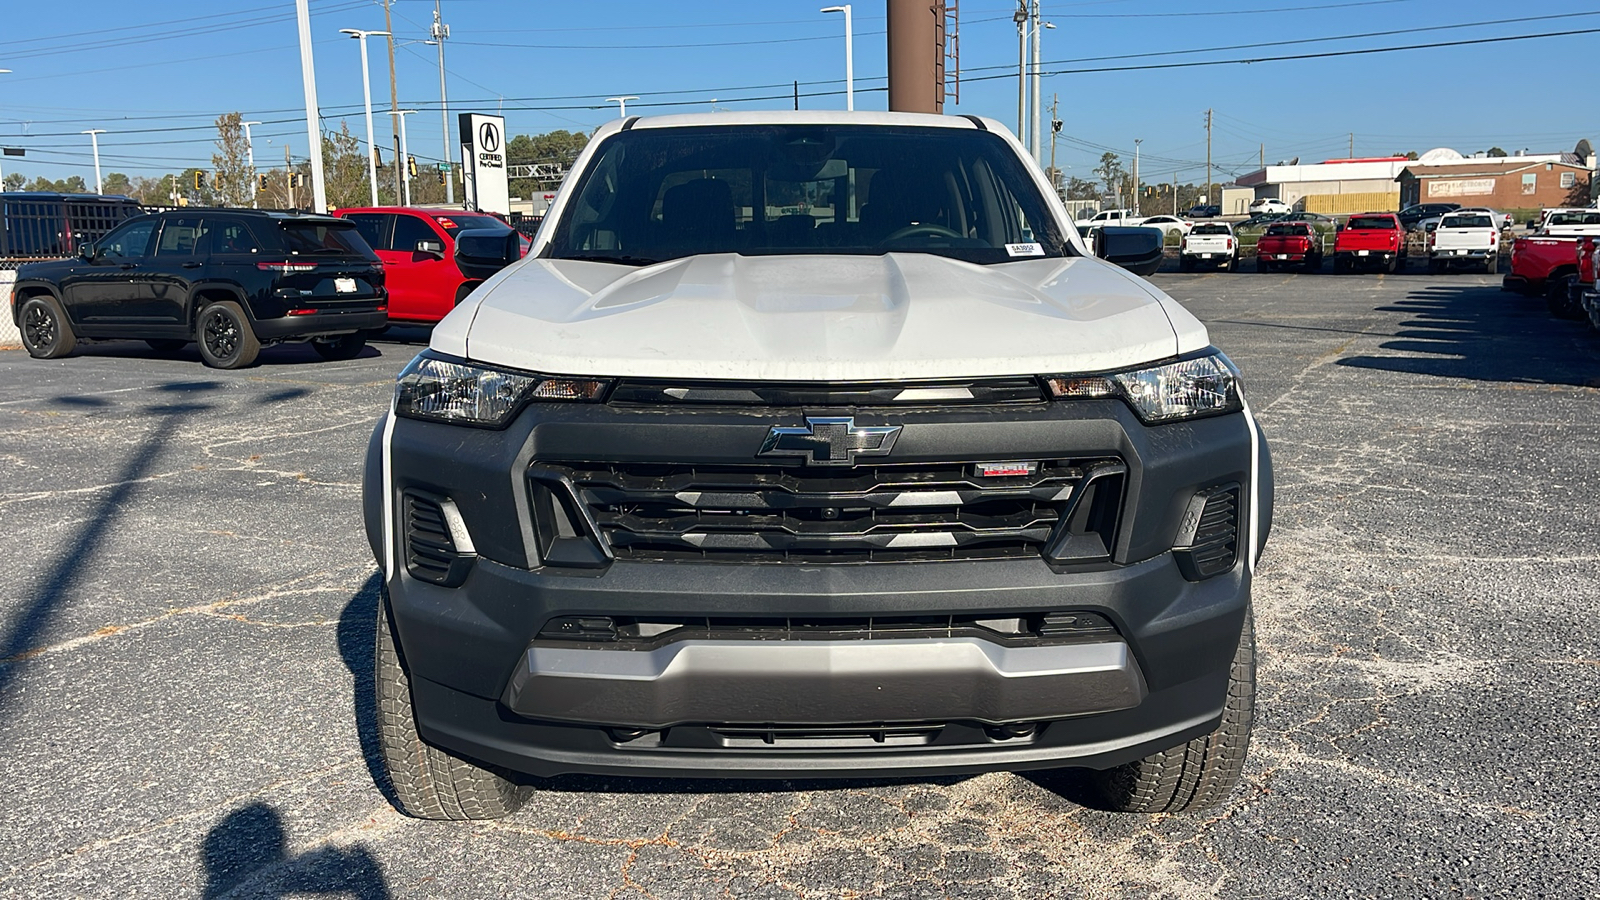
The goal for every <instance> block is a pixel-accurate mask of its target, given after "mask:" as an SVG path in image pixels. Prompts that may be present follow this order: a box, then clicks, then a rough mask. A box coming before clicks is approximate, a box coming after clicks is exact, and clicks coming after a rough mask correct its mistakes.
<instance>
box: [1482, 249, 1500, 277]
mask: <svg viewBox="0 0 1600 900" xmlns="http://www.w3.org/2000/svg"><path fill="white" fill-rule="evenodd" d="M1498 271H1500V253H1499V251H1496V252H1494V253H1491V254H1489V258H1488V259H1486V260H1484V261H1483V274H1485V275H1493V274H1494V273H1496V272H1498Z"/></svg>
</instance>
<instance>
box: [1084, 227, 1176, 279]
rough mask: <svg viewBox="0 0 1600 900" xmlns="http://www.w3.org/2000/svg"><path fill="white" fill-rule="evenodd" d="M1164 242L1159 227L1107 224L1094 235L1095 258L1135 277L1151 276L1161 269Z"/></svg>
mask: <svg viewBox="0 0 1600 900" xmlns="http://www.w3.org/2000/svg"><path fill="white" fill-rule="evenodd" d="M1165 241H1166V235H1165V234H1163V233H1162V232H1161V229H1159V228H1140V227H1121V226H1109V225H1108V226H1106V227H1105V228H1101V229H1100V230H1099V231H1096V232H1095V238H1094V255H1095V256H1098V257H1100V258H1101V259H1104V260H1106V261H1107V262H1111V263H1115V264H1117V265H1119V266H1121V267H1123V268H1124V269H1127V270H1128V271H1130V272H1132V273H1133V274H1135V275H1150V274H1153V273H1154V272H1155V271H1156V270H1157V269H1159V268H1161V258H1162V253H1161V245H1162V244H1163V243H1164V242H1165Z"/></svg>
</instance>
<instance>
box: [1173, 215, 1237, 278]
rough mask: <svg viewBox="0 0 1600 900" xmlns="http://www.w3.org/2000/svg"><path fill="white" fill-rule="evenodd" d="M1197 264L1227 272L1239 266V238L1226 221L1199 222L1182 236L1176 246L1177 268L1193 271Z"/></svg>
mask: <svg viewBox="0 0 1600 900" xmlns="http://www.w3.org/2000/svg"><path fill="white" fill-rule="evenodd" d="M1197 265H1204V266H1216V267H1217V268H1219V269H1227V270H1228V271H1229V272H1232V271H1235V270H1237V269H1238V268H1239V239H1238V238H1236V237H1234V235H1233V226H1232V225H1229V224H1228V223H1226V222H1200V223H1197V224H1196V225H1195V226H1194V227H1193V228H1191V229H1189V233H1188V234H1187V235H1185V236H1184V238H1183V243H1182V244H1181V245H1180V246H1179V248H1178V268H1179V269H1180V270H1181V271H1184V272H1192V271H1194V267H1195V266H1197Z"/></svg>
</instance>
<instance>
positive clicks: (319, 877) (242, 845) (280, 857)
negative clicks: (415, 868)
mask: <svg viewBox="0 0 1600 900" xmlns="http://www.w3.org/2000/svg"><path fill="white" fill-rule="evenodd" d="M200 852H201V857H202V861H203V863H204V864H205V870H206V886H205V892H204V893H203V894H202V895H201V896H202V897H203V898H204V900H221V898H223V897H270V898H277V897H286V896H289V895H291V894H294V895H299V894H340V895H343V896H348V897H356V898H359V900H383V898H387V897H388V896H389V888H388V885H387V884H386V883H385V882H384V878H383V869H382V868H381V867H379V865H378V861H377V859H376V858H374V857H373V855H372V853H371V852H370V851H368V850H367V848H366V847H365V846H362V845H361V844H356V845H355V846H352V847H319V848H317V849H315V850H308V851H306V852H305V853H301V854H300V855H298V856H290V855H289V850H288V840H287V838H286V837H285V835H284V831H283V821H282V819H281V818H280V817H279V816H278V811H277V810H275V809H273V808H272V807H271V806H268V805H267V804H265V803H260V802H257V803H251V804H249V805H248V806H242V807H240V808H238V809H236V810H234V811H233V812H231V813H228V815H227V817H226V818H224V819H223V820H222V821H221V822H218V823H217V824H216V826H215V827H213V828H212V829H211V830H210V831H209V832H207V833H206V836H205V840H204V841H203V842H202V844H201V850H200Z"/></svg>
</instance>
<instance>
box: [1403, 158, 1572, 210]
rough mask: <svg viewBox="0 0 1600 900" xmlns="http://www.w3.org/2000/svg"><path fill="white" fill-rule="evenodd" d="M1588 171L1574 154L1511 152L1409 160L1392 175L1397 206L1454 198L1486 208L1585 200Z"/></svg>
mask: <svg viewBox="0 0 1600 900" xmlns="http://www.w3.org/2000/svg"><path fill="white" fill-rule="evenodd" d="M1568 156H1570V154H1568ZM1591 175H1592V173H1591V172H1590V170H1589V168H1588V167H1587V166H1585V165H1583V164H1582V163H1580V162H1579V161H1578V160H1577V158H1576V157H1571V158H1570V159H1565V158H1564V159H1562V160H1560V161H1557V160H1553V159H1549V158H1544V159H1529V158H1527V157H1517V156H1510V157H1500V158H1489V159H1468V160H1461V161H1459V162H1451V163H1447V164H1443V165H1424V164H1421V163H1413V164H1411V165H1409V166H1406V168H1405V170H1404V171H1402V172H1401V173H1400V174H1399V176H1398V177H1396V178H1395V181H1398V182H1399V183H1400V205H1401V206H1410V205H1411V204H1413V203H1459V204H1461V205H1462V206H1487V207H1489V208H1491V209H1532V208H1548V207H1552V206H1590V205H1591V204H1592V203H1593V201H1592V200H1590V194H1589V181H1590V176H1591Z"/></svg>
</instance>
